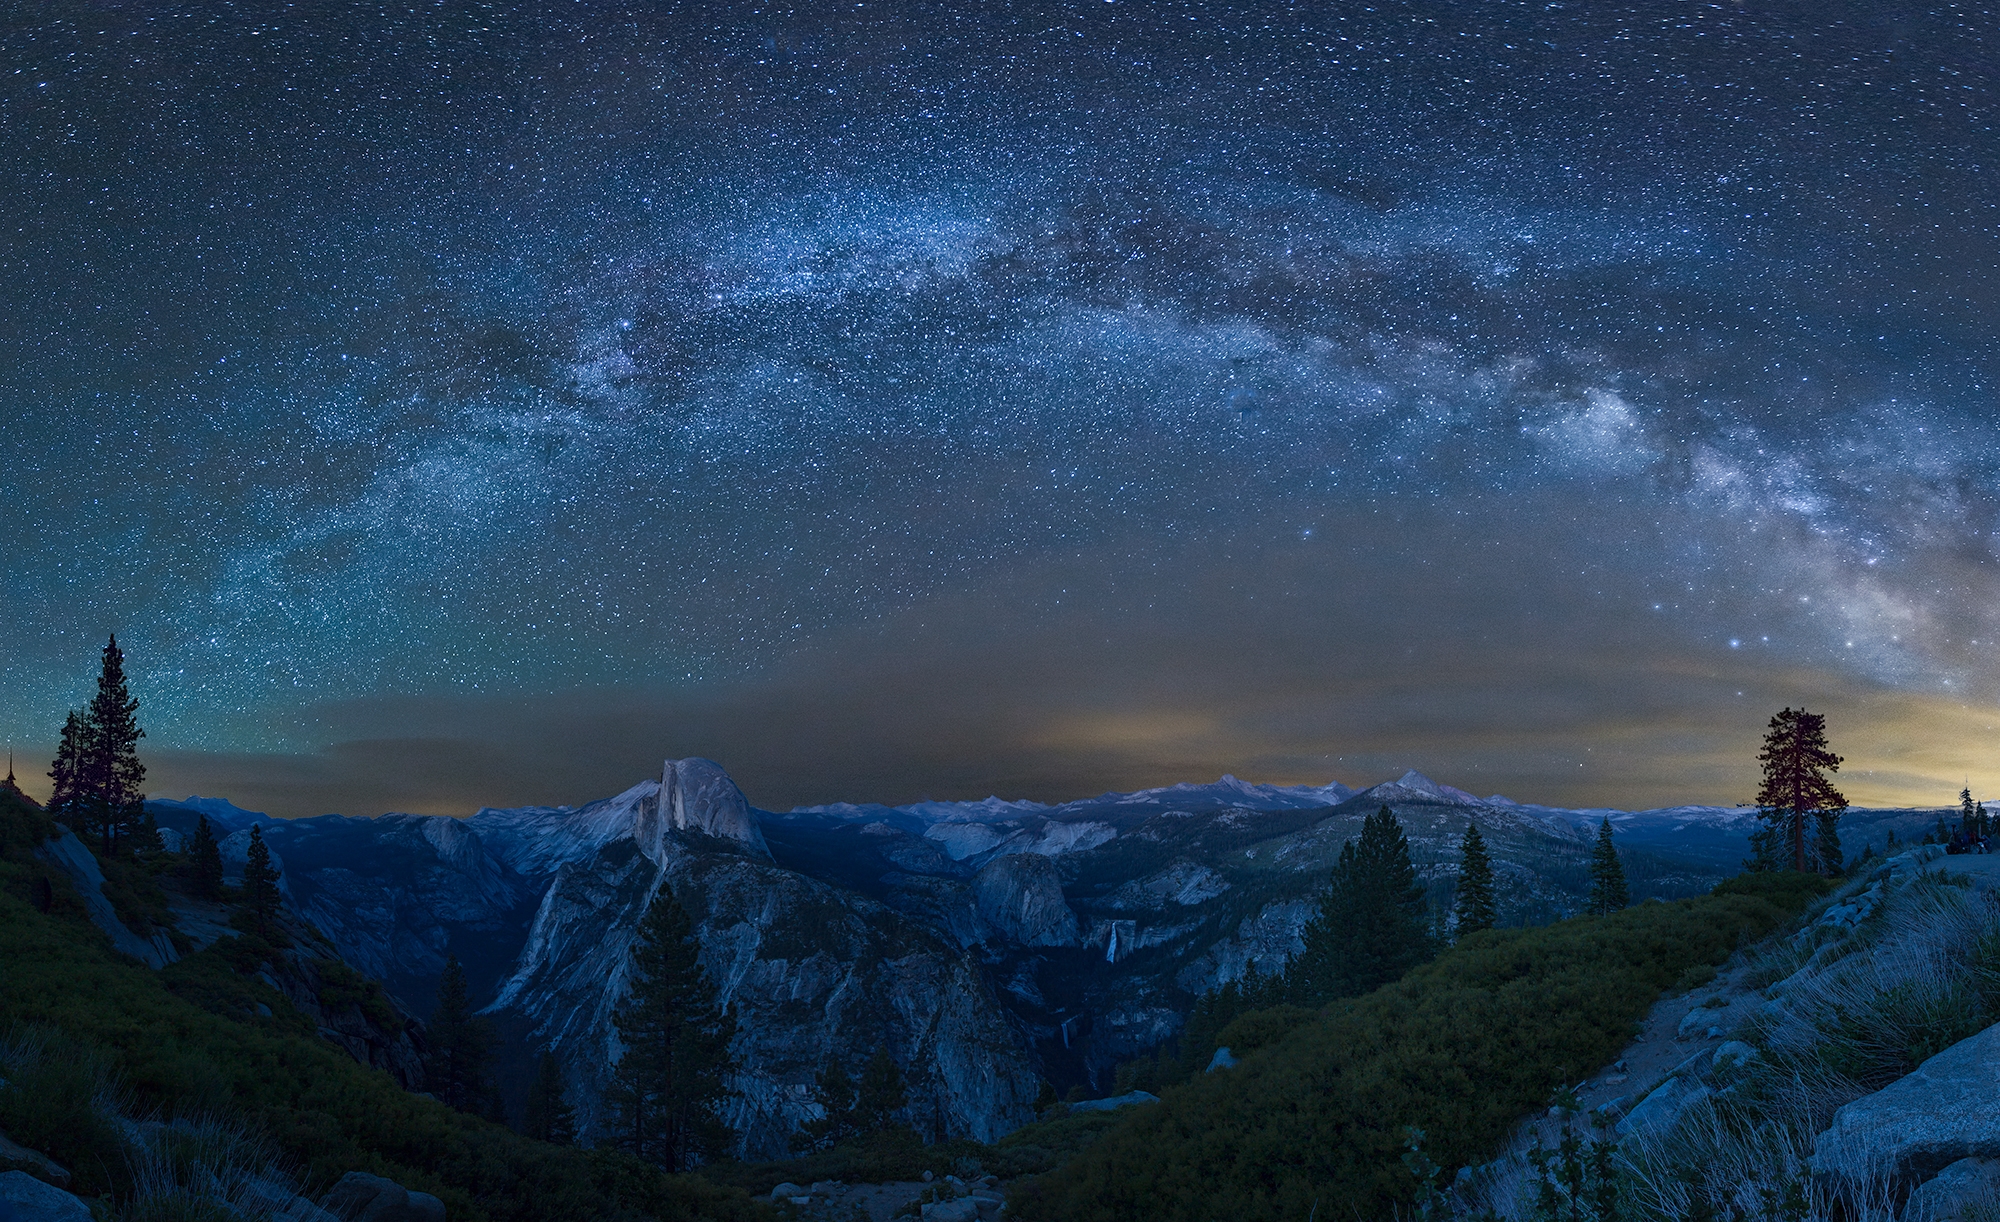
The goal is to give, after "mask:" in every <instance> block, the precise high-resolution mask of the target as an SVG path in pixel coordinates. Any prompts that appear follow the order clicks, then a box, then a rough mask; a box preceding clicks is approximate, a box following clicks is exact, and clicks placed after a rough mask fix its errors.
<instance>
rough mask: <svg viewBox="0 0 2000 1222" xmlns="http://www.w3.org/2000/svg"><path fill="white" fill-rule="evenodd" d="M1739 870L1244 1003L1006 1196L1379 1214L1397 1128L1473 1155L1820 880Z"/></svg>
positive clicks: (1391, 1204)
mask: <svg viewBox="0 0 2000 1222" xmlns="http://www.w3.org/2000/svg"><path fill="white" fill-rule="evenodd" d="M1829 885H1830V884H1829V883H1828V881H1827V880H1825V879H1821V878H1817V877H1814V876H1809V875H1802V874H1792V873H1775V874H1751V875H1744V876H1742V877H1740V878H1737V879H1732V880H1730V881H1728V882H1725V883H1723V884H1721V885H1719V886H1717V887H1716V888H1715V890H1714V892H1713V893H1712V894H1710V895H1707V896H1703V897H1699V898H1695V899H1683V900H1676V901H1672V902H1668V903H1650V904H1644V905H1641V906H1639V907H1637V908H1631V909H1627V910H1625V911H1622V912H1618V913H1614V914H1612V915H1610V916H1605V917H1579V918H1574V919H1571V920H1568V921H1563V922H1561V923H1559V924H1556V925H1552V926H1547V927H1544V928H1539V929H1506V930H1491V931H1487V932H1483V933H1478V934H1474V935H1471V936H1469V937H1467V938H1465V939H1464V940H1462V941H1461V942H1460V943H1459V944H1458V945H1457V946H1455V947H1453V948H1452V949H1451V950H1449V951H1447V952H1446V953H1444V954H1443V955H1441V956H1440V957H1439V958H1438V959H1437V960H1435V961H1434V962H1432V963H1429V964H1427V965H1425V966H1423V967H1419V968H1417V969H1416V970H1414V971H1412V972H1411V973H1410V974H1409V975H1407V976H1406V977H1404V978H1403V979H1402V980H1400V981H1398V982H1396V983H1394V984H1390V985H1387V986H1385V987H1383V988H1381V989H1378V990H1376V991H1375V992H1373V993H1370V994H1368V995H1367V996H1364V997H1359V998H1353V999H1349V1000H1344V1001H1339V1002H1335V1003H1334V1004H1332V1005H1330V1006H1328V1007H1326V1008H1325V1009H1323V1010H1321V1011H1318V1012H1312V1011H1303V1010H1298V1009H1291V1008H1288V1009H1282V1010H1268V1011H1252V1012H1250V1013H1247V1014H1244V1015H1242V1016H1240V1017H1238V1018H1237V1019H1235V1021H1233V1022H1232V1023H1231V1024H1230V1025H1229V1026H1228V1027H1227V1028H1225V1029H1224V1030H1223V1031H1222V1032H1221V1033H1220V1035H1219V1036H1218V1040H1217V1042H1218V1043H1220V1044H1223V1045H1228V1046H1230V1047H1231V1048H1233V1049H1234V1050H1235V1051H1236V1052H1237V1053H1238V1054H1239V1055H1242V1054H1244V1053H1246V1051H1247V1052H1248V1055H1243V1056H1242V1060H1241V1062H1240V1064H1238V1065H1237V1066H1235V1067H1234V1068H1231V1069H1227V1070H1223V1071H1219V1072H1215V1073H1208V1074H1201V1075H1199V1076H1197V1077H1195V1078H1193V1079H1192V1080H1190V1081H1188V1082H1186V1083H1185V1084H1183V1085H1178V1086H1174V1087H1170V1088H1168V1089H1167V1090H1166V1093H1165V1095H1164V1098H1163V1100H1162V1102H1161V1103H1160V1104H1158V1105H1157V1106H1151V1107H1146V1108H1143V1109H1139V1110H1137V1111H1135V1112H1133V1113H1130V1114H1129V1115H1128V1117H1127V1118H1126V1119H1125V1121H1124V1122H1123V1123H1122V1124H1120V1125H1119V1126H1118V1127H1116V1128H1114V1129H1112V1130H1111V1131H1110V1132H1108V1133H1106V1134H1104V1135H1103V1136H1102V1137H1101V1138H1100V1139H1098V1140H1097V1141H1096V1142H1094V1143H1093V1144H1092V1145H1091V1146H1090V1147H1089V1148H1087V1149H1086V1150H1084V1151H1083V1152H1082V1153H1081V1154H1080V1155H1078V1156H1077V1157H1076V1158H1074V1159H1073V1160H1071V1161H1070V1162H1069V1163H1067V1165H1065V1166H1063V1167H1061V1168H1060V1169H1058V1170H1056V1171H1054V1172H1051V1173H1050V1174H1048V1175H1046V1176H1043V1177H1042V1178H1041V1179H1040V1180H1039V1181H1037V1182H1035V1183H1032V1184H1029V1185H1024V1186H1023V1187H1022V1188H1021V1189H1019V1190H1018V1191H1017V1192H1016V1194H1015V1198H1014V1202H1013V1208H1014V1209H1015V1210H1016V1212H1017V1213H1018V1214H1019V1215H1020V1216H1022V1217H1025V1218H1029V1219H1036V1220H1045V1222H1100V1220H1101V1222H1111V1220H1113V1219H1128V1218H1132V1219H1136V1218H1146V1219H1149V1220H1150V1219H1185V1220H1186V1222H1207V1220H1208V1219H1212V1218H1215V1217H1231V1218H1240V1219H1266V1218H1268V1219H1279V1218H1305V1217H1309V1216H1312V1215H1313V1214H1314V1212H1315V1210H1316V1209H1317V1210H1319V1211H1325V1212H1327V1213H1328V1214H1329V1216H1335V1215H1338V1216H1359V1217H1387V1216H1391V1215H1392V1214H1393V1213H1394V1212H1395V1211H1397V1210H1399V1209H1401V1210H1408V1209H1409V1208H1410V1206H1411V1205H1412V1203H1413V1202H1414V1200H1415V1198H1416V1194H1417V1189H1418V1187H1419V1185H1418V1181H1417V1179H1416V1177H1415V1175H1413V1174H1412V1172H1411V1171H1410V1170H1409V1169H1408V1168H1407V1167H1406V1165H1405V1162H1404V1158H1403V1156H1404V1154H1405V1153H1406V1151H1407V1144H1408V1141H1409V1137H1410V1134H1409V1130H1410V1129H1412V1128H1415V1129H1419V1130H1422V1131H1423V1132H1424V1133H1425V1134H1426V1135H1427V1142H1426V1145H1425V1148H1424V1153H1425V1154H1426V1155H1427V1156H1428V1157H1429V1158H1430V1159H1433V1160H1435V1162H1436V1163H1437V1164H1440V1165H1441V1166H1442V1168H1443V1174H1444V1176H1445V1177H1446V1178H1449V1176H1450V1175H1451V1174H1452V1172H1453V1171H1455V1170H1456V1169H1457V1168H1458V1167H1461V1166H1467V1165H1471V1164H1474V1163H1477V1162H1480V1161H1482V1160H1484V1159H1487V1158H1490V1157H1492V1155H1493V1154H1494V1153H1495V1152H1496V1148H1497V1147H1498V1146H1499V1145H1500V1143H1501V1142H1502V1141H1503V1140H1504V1139H1505V1137H1506V1136H1507V1134H1508V1133H1509V1131H1510V1130H1511V1129H1512V1128H1513V1126H1514V1125H1515V1124H1516V1123H1517V1122H1518V1121H1519V1120H1520V1118H1521V1117H1522V1116H1523V1115H1525V1114H1527V1113H1529V1112H1531V1111H1533V1110H1535V1109H1536V1108H1538V1107H1540V1106H1543V1105H1545V1104H1546V1103H1547V1101H1548V1100H1549V1098H1550V1096H1551V1094H1552V1092H1554V1091H1555V1090H1556V1089H1557V1088H1558V1087H1559V1086H1561V1085H1563V1084H1565V1083H1568V1082H1573V1081H1575V1080H1577V1079H1579V1078H1581V1077H1583V1076H1585V1075H1586V1074H1588V1073H1590V1072H1592V1071H1594V1070H1595V1069H1597V1067H1598V1066H1600V1065H1602V1064H1604V1063H1606V1062H1608V1061H1609V1060H1611V1059H1612V1058H1613V1057H1614V1056H1615V1055H1616V1054H1617V1052H1618V1050H1619V1049H1620V1048H1621V1047H1622V1046H1623V1045H1624V1044H1625V1043H1626V1041H1627V1040H1629V1039H1630V1038H1631V1036H1632V1034H1633V1028H1634V1024H1635V1023H1636V1021H1637V1020H1638V1019H1639V1018H1640V1017H1641V1016H1642V1015H1644V1014H1645V1012H1646V1010H1647V1008H1648V1007H1649V1006H1650V1005H1651V1004H1652V1003H1653V1001H1654V1000H1655V999H1657V998H1658V997H1659V996H1660V994H1661V993H1662V992H1663V991H1665V990H1667V989H1668V988H1671V987H1673V986H1674V985H1675V983H1676V982H1677V981H1680V980H1682V979H1683V977H1684V975H1685V974H1687V973H1690V971H1691V970H1692V969H1699V968H1702V967H1704V966H1712V965H1715V964H1719V963H1721V962H1722V961H1723V960H1725V959H1726V958H1728V956H1729V955H1730V953H1731V952H1732V951H1734V950H1735V949H1737V948H1738V947H1739V946H1741V945H1743V944H1745V943H1746V942H1749V941H1753V940H1755V939H1758V938H1761V937H1763V936H1765V935H1767V934H1769V933H1771V932H1773V931H1774V930H1776V929H1778V928H1779V927H1780V926H1781V925H1783V924H1785V923H1786V922H1787V921H1788V920H1790V919H1791V918H1792V917H1793V916H1794V915H1795V914H1796V913H1797V912H1798V911H1799V910H1800V909H1801V908H1803V907H1804V905H1805V904H1806V903H1807V902H1808V901H1809V900H1810V899H1812V898H1813V897H1815V896H1818V895H1821V894H1824V892H1825V891H1826V890H1827V888H1828V887H1829Z"/></svg>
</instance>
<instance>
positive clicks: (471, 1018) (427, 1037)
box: [424, 955, 497, 1116]
mask: <svg viewBox="0 0 2000 1222" xmlns="http://www.w3.org/2000/svg"><path fill="white" fill-rule="evenodd" d="M424 1042H425V1044H426V1046H427V1048H428V1056H427V1058H426V1064H425V1066H424V1082H425V1085H427V1086H429V1087H430V1089H431V1093H432V1094H433V1095H436V1096H437V1097H438V1099H439V1100H440V1101H442V1102H444V1103H446V1104H449V1105H450V1106H452V1107H455V1108H457V1109H458V1110H459V1111H461V1112H472V1113H474V1114H477V1115H482V1116H484V1115H491V1114H492V1113H493V1112H494V1110H495V1100H496V1096H495V1094H494V1090H493V1084H492V1081H491V1079H490V1076H489V1070H490V1068H491V1066H492V1063H493V1046H494V1044H495V1043H496V1042H497V1041H496V1040H495V1039H494V1036H493V1028H492V1024H491V1023H489V1022H488V1021H487V1020H486V1019H483V1018H480V1017H477V1016H476V1015H474V1014H473V1012H472V1002H471V997H470V995H469V994H468V992H467V990H466V984H465V968H463V967H462V966H460V965H459V962H458V957H457V956H456V955H453V956H448V957H447V958H446V959H445V961H444V974H443V975H442V976H440V977H439V978H438V999H437V1008H436V1009H434V1010H432V1011H431V1016H430V1019H429V1021H427V1022H426V1023H425V1024H424Z"/></svg>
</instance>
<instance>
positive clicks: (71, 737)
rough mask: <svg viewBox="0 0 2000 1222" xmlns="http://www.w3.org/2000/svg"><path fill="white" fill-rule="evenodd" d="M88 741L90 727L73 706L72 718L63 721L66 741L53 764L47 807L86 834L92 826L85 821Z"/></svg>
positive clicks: (62, 743)
mask: <svg viewBox="0 0 2000 1222" xmlns="http://www.w3.org/2000/svg"><path fill="white" fill-rule="evenodd" d="M88 742H89V728H88V727H87V726H86V725H85V724H84V721H83V717H82V715H81V714H79V713H78V712H77V711H76V710H75V709H71V710H70V711H69V719H68V720H67V721H65V722H63V728H62V742H61V744H60V745H58V746H57V747H56V758H55V762H54V763H53V764H51V765H49V782H50V788H49V804H48V806H47V807H45V808H44V809H46V810H47V811H48V812H49V815H50V816H51V817H53V818H56V819H60V820H62V822H63V823H65V824H67V825H68V826H69V828H70V830H71V831H82V832H84V833H86V834H88V832H89V830H90V828H89V826H88V825H87V824H85V823H84V821H83V803H82V796H81V789H82V785H83V757H84V754H85V752H86V751H87V749H88Z"/></svg>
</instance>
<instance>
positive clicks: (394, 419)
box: [0, 0, 2000, 815]
mask: <svg viewBox="0 0 2000 1222" xmlns="http://www.w3.org/2000/svg"><path fill="white" fill-rule="evenodd" d="M958 8H959V15H957V16H952V15H951V14H950V13H949V12H948V11H946V9H945V7H944V6H933V5H924V6H917V5H912V4H887V3H874V2H870V3H867V4H853V3H848V4H843V5H833V4H827V5H810V6H800V7H798V8H796V9H785V8H775V7H762V8H760V7H755V6H751V5H735V6H715V7H702V6H694V5H675V4H656V5H645V6H630V7H617V6H614V5H609V4H605V5H593V4H585V3H578V4H562V5H554V4H551V5H523V6H519V7H515V6H510V5H502V4H488V5H473V4H459V3H441V4H436V5H428V4H426V5H421V6H420V5H416V4H411V5H407V6H383V5H364V6H352V7H349V6H341V5H336V4H331V3H328V4H320V3H312V4H301V5H298V6H296V7H294V6H283V5H276V4H266V5H260V4H254V3H237V4H221V3H216V4H205V5H195V6H175V5H166V4H144V3H94V4H88V5H85V4H75V3H69V4H63V3H35V2H33V0H30V2H28V3H24V4H20V5H16V6H13V7H12V8H11V9H10V10H9V12H8V14H7V15H6V16H5V17H4V18H0V20H4V21H5V23H6V24H5V26H4V28H0V147H4V148H5V149H6V150H7V155H6V156H5V157H4V158H0V266H4V280H0V284H4V287H0V294H4V296H0V421H3V422H4V435H5V439H6V445H5V448H4V463H0V577H4V581H5V597H4V604H0V609H3V610H4V615H3V616H0V695H4V699H0V735H4V737H5V739H6V740H7V741H8V742H10V743H11V744H13V745H14V746H15V747H16V748H17V749H18V750H19V751H21V752H22V764H21V771H22V772H23V773H24V774H26V773H30V772H32V773H33V774H34V779H35V780H36V781H38V782H41V783H42V784H43V785H44V786H45V784H46V782H45V779H44V778H42V777H41V772H42V770H43V769H45V768H46V767H47V762H46V761H47V758H48V754H49V751H50V744H51V742H52V740H53V738H54V736H55V732H56V730H57V729H58V727H59V726H60V723H61V720H62V717H63V713H64V711H65V710H66V709H68V708H70V707H74V706H79V705H81V704H82V703H83V701H84V700H85V699H86V698H87V695H88V692H89V687H90V683H91V680H92V678H93V676H94V673H95V670H96V665H97V662H96V655H97V650H98V648H99V646H100V645H101V644H102V642H103V640H104V636H105V634H106V633H107V632H112V631H115V632H117V633H118V636H119V639H120V641H121V642H122V643H123V644H124V646H125V647H126V650H127V658H128V663H127V664H128V668H129V671H130V673H131V675H132V680H133V687H134V692H135V694H136V695H138V696H139V698H140V699H141V700H142V702H143V705H142V708H141V712H140V716H141V720H142V722H143V724H145V726H146V727H147V729H148V734H149V736H148V738H147V739H146V740H145V742H144V743H142V744H141V746H142V749H143V752H144V758H145V759H146V760H147V761H148V763H149V766H150V768H151V776H150V778H149V787H150V789H151V790H152V792H154V793H155V794H157V795H162V796H182V795H184V794H186V793H190V792H200V793H203V794H220V795H224V796H229V797H232V798H234V799H235V800H236V801H238V802H239V803H240V804H242V805H245V806H249V807H252V808H256V809H267V810H270V811H272V812H273V813H279V814H287V815H304V814H318V813H321V812H324V811H328V810H339V811H343V812H346V813H357V814H367V813H376V812H379V811H381V810H385V809H400V810H415V811H434V812H443V813H469V812H470V811H471V810H473V809H475V808H476V807H478V806H480V805H482V804H494V805H502V804H513V803H520V802H528V801H548V802H581V801H584V800H587V799H589V798H593V797H598V796H602V795H604V794H606V793H610V792H613V791H615V790H617V789H620V788H623V787H624V786H625V785H627V784H630V783H631V782H632V781H635V780H637V779H639V778H640V777H642V776H645V775H648V774H650V773H651V772H653V771H654V770H656V768H657V766H658V761H659V760H660V759H661V758H662V757H664V756H668V755H674V756H682V755H691V754H701V755H707V756H710V757H712V758H714V759H716V760H719V761H721V762H722V763H723V764H724V765H725V766H726V767H728V768H729V769H730V770H731V772H732V773H733V774H734V775H735V776H736V777H737V779H738V780H739V781H740V782H741V783H742V784H743V786H744V788H745V790H746V791H747V792H748V793H749V795H750V797H751V798H752V800H753V801H756V802H758V803H760V804H763V805H767V806H776V807H785V806H789V805H791V804H793V803H799V802H815V801H827V800H834V799H853V800H864V799H879V800H887V801H907V800H911V799H914V798H916V797H919V796H924V795H929V796H934V797H939V798H944V797H981V796H984V795H985V794H987V793H989V792H996V791H997V792H999V793H1001V794H1002V795H1004V796H1010V797H1039V798H1060V797H1069V796H1077V795H1080V794H1086V793H1092V792H1097V791H1100V790H1103V789H1107V788H1114V787H1116V788H1129V787H1134V786H1139V785H1149V784H1165V783H1169V782H1172V781H1178V780H1204V779H1212V778H1213V777H1215V776H1216V775H1218V774H1220V773H1222V772H1225V771H1227V772H1233V773H1236V774H1238V775H1241V776H1245V777H1248V778H1252V779H1257V780H1267V781H1308V780H1310V781H1318V782H1322V783H1323V782H1324V781H1326V780H1328V779H1333V778H1338V779H1341V780H1345V781H1348V782H1350V783H1364V782H1371V781H1374V780H1379V779H1383V778H1385V777H1388V776H1391V775H1394V774H1395V773H1397V772H1400V771H1401V770H1402V769H1404V768H1406V767H1416V768H1420V769H1422V770H1424V771H1426V772H1428V773H1430V774H1431V775H1433V776H1435V777H1437V778H1438V779H1440V780H1444V781H1447V782H1450V783H1453V784H1456V785H1459V786H1461V787H1464V788H1467V789H1471V790H1474V791H1476V792H1479V793H1482V794H1483V793H1489V792H1495V791H1498V792H1504V793H1508V794H1510V795H1512V796H1514V797H1516V798H1520V799H1522V800H1540V801H1549V802H1564V803H1577V804H1581V803H1598V802H1601V803H1611V804H1617V805H1626V806H1636V805H1653V804H1663V803H1668V802H1679V801H1695V800H1701V801H1718V802H1725V803H1731V802H1738V801H1745V800H1748V799H1749V798H1750V797H1751V796H1752V794H1753V793H1754V790H1755V768H1756V765H1755V763H1754V759H1753V757H1754V755H1755V752H1756V747H1757V739H1758V737H1759V736H1760V734H1761V733H1762V730H1763V726H1764V722H1765V721H1766V720H1767V719H1768V718H1769V717H1770V715H1771V714H1772V713H1773V712H1775V711H1776V710H1777V709H1778V708H1779V707H1781V706H1782V705H1785V704H1788V703H1790V704H1796V703H1799V702H1804V703H1805V704H1806V705H1807V706H1808V707H1810V708H1812V709H1813V710H1815V711H1820V712H1824V713H1825V714H1826V715H1827V717H1828V726H1829V732H1830V735H1831V737H1832V740H1833V745H1834V747H1835V748H1836V749H1837V750H1840V751H1842V752H1843V753H1844V754H1845V755H1846V756H1847V757H1848V764H1847V767H1846V769H1845V770H1844V771H1843V773H1842V779H1843V781H1844V782H1845V783H1846V788H1847V791H1848V793H1849V795H1850V797H1853V798H1855V799H1856V800H1858V801H1875V802H1888V801H1914V802H1924V803H1933V804H1935V803H1943V802H1946V801H1950V800H1952V799H1954V798H1955V795H1956V791H1957V789H1958V787H1959V786H1960V785H1961V784H1962V783H1964V782H1965V781H1966V780H1967V779H1968V778H1969V779H1970V780H1971V782H1972V784H1973V787H1974V788H1975V790H1979V789H1981V787H1982V785H1985V786H1992V787H1995V788H2000V736H1997V735H1996V733H1995V725H1996V724H2000V718H1996V711H2000V669H1996V663H2000V601H1996V600H2000V571H1996V559H2000V533H1996V532H2000V488H1996V478H1997V477H2000V412H1996V408H1995V392H1994V388H1995V386H1996V380H2000V350H1997V349H1996V344H1995V338H1994V328H1995V325H1996V320H2000V285H1996V278H1995V269H1996V266H2000V227H1996V222H1997V221H2000V207H1996V205H2000V190H1996V181H2000V138H1996V134H1995V131H1994V124H1995V122H1996V112H1997V111H2000V106H1996V99H1995V94H1994V88H1995V80H1994V72H1995V64H1996V63H2000V59H1997V58H1996V52H2000V47H1996V45H1995V43H1996V40H2000V13H1996V12H1995V11H1994V10H1993V9H1992V8H1991V7H1989V6H1986V5H1982V4H1976V3H1968V4H1961V5H1934V6H1928V7H1920V6H1904V5H1895V4H1884V3H1872V2H1871V3H1853V4H1840V3H1825V2H1822V0H1811V2H1795V3H1779V4H1766V3H1755V4H1749V3H1744V4H1727V3H1724V4H1703V3H1693V2H1685V3H1661V4H1650V5H1618V4H1610V3H1595V2H1592V3H1583V2H1580V0H1579V2H1570V3H1553V4H1552V3H1541V2H1537V3H1531V4H1511V3H1480V4H1477V5H1474V4H1463V3H1457V4H1454V3H1442V2H1440V3H1429V4H1393V3H1381V4H1374V5H1365V6H1364V5H1354V4H1341V3H1326V4H1319V3H1315V4H1310V5H1305V4H1302V5H1297V6H1291V7H1287V6H1281V5H1278V4H1263V5H1245V6H1234V7H1232V6H1226V5H1215V4H1151V5H1141V4H1134V3H1127V2H1126V0H1118V2H1117V3H1103V2H1102V0H1091V2H1090V3H1087V4H1085V3H1079V4H1074V5H1070V6H1041V7H1034V6H1026V5H1016V6H1011V7H1010V6H1005V5H1002V4H998V3H988V4H981V5H977V6H974V5H964V6H958ZM1986 792H1989V793H1990V792H1991V790H1988V791H1986Z"/></svg>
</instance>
